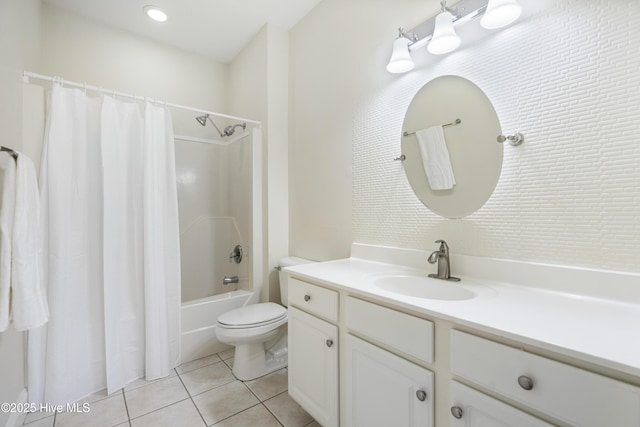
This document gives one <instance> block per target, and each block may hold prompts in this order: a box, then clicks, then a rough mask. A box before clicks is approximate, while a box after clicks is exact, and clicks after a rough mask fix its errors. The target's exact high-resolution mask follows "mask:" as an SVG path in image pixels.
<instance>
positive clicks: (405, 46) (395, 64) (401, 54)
mask: <svg viewBox="0 0 640 427" xmlns="http://www.w3.org/2000/svg"><path fill="white" fill-rule="evenodd" d="M413 65H414V64H413V60H412V59H411V55H410V54H409V39H407V38H405V37H398V38H397V39H396V41H394V42H393V53H391V59H389V63H388V64H387V71H388V72H390V73H406V72H407V71H409V70H412V69H413Z"/></svg>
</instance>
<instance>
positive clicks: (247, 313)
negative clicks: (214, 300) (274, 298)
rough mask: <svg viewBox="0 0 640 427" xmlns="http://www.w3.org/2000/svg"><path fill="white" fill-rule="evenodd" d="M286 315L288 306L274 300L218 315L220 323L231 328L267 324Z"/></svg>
mask: <svg viewBox="0 0 640 427" xmlns="http://www.w3.org/2000/svg"><path fill="white" fill-rule="evenodd" d="M286 316H287V309H286V308H284V307H283V306H281V305H279V304H276V303H273V302H265V303H261V304H252V305H247V306H245V307H240V308H236V309H234V310H231V311H228V312H226V313H224V314H222V315H221V316H220V317H218V323H219V324H221V325H223V326H225V327H229V328H234V327H235V328H243V327H244V328H250V327H256V326H262V325H267V324H269V323H273V322H276V321H278V320H281V319H282V318H283V317H286Z"/></svg>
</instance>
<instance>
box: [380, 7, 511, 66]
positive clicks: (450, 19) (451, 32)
mask: <svg viewBox="0 0 640 427" xmlns="http://www.w3.org/2000/svg"><path fill="white" fill-rule="evenodd" d="M440 8H441V12H440V13H439V14H438V15H436V16H435V17H432V18H429V19H428V20H426V21H425V22H423V23H422V24H420V25H418V26H417V27H415V28H413V29H411V30H410V31H408V32H405V31H404V30H403V29H402V28H400V31H399V35H398V38H397V39H396V40H395V42H394V43H393V53H392V55H391V59H390V60H389V63H388V64H387V71H389V72H390V73H405V72H407V71H409V70H411V69H412V68H413V65H414V64H413V60H412V59H411V53H410V52H411V51H413V50H415V49H419V48H421V47H423V46H425V45H427V44H428V46H427V50H428V51H429V52H430V53H432V54H435V55H441V54H445V53H449V52H452V51H454V50H455V49H456V48H457V47H458V46H459V45H460V37H458V35H457V34H456V31H455V29H454V24H455V26H456V27H457V26H460V25H463V24H465V23H466V22H469V21H471V20H472V19H473V18H476V17H478V16H480V15H483V16H482V20H481V21H480V25H481V26H482V27H483V28H486V29H497V28H502V27H504V26H507V25H509V24H511V23H513V22H514V21H515V20H516V19H518V17H520V14H521V13H522V7H521V6H520V5H519V4H518V1H517V0H460V1H459V2H458V3H457V4H456V5H455V6H452V7H451V8H449V7H447V2H446V1H445V0H443V1H441V2H440Z"/></svg>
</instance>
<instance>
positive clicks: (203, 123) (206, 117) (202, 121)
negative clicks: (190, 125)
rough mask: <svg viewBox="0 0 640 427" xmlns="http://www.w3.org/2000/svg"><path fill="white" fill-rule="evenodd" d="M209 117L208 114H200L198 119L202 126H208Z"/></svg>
mask: <svg viewBox="0 0 640 427" xmlns="http://www.w3.org/2000/svg"><path fill="white" fill-rule="evenodd" d="M208 118H209V115H208V114H205V115H204V116H198V117H196V120H197V121H198V123H200V124H201V125H202V126H206V124H207V119H208Z"/></svg>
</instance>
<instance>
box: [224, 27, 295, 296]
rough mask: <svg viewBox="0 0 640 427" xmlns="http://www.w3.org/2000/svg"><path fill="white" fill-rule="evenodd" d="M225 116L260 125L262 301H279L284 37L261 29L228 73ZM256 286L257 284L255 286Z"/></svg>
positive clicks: (283, 226)
mask: <svg viewBox="0 0 640 427" xmlns="http://www.w3.org/2000/svg"><path fill="white" fill-rule="evenodd" d="M229 100H230V105H229V111H230V113H231V114H235V115H239V116H244V117H251V118H253V119H256V120H260V121H261V122H262V141H263V152H264V153H265V155H264V158H263V160H264V163H263V171H264V173H263V177H262V181H261V182H262V189H263V194H264V195H265V197H264V200H263V212H266V215H264V218H263V230H265V239H264V245H265V246H264V248H263V251H262V252H263V256H264V266H265V267H264V277H268V286H262V290H261V295H260V299H261V300H262V301H267V300H268V301H279V300H280V296H279V295H280V291H279V285H278V283H279V282H278V279H277V274H276V273H275V271H274V270H273V267H275V266H276V265H277V260H278V258H281V257H284V256H287V255H288V254H289V236H288V234H289V233H288V232H289V221H288V219H289V218H288V214H287V212H288V208H287V206H288V194H287V185H288V184H287V182H288V155H287V154H288V153H287V144H288V134H287V131H288V33H287V32H286V31H285V30H282V29H280V28H277V27H275V26H273V25H269V24H267V25H265V26H264V27H263V28H262V29H261V30H260V32H259V33H258V34H257V35H256V36H255V37H254V38H253V40H252V41H251V43H249V45H247V46H246V47H245V48H244V49H243V51H242V52H241V53H240V54H239V55H238V56H237V57H236V58H235V59H234V60H233V62H232V63H231V65H230V69H229ZM258 285H261V284H258Z"/></svg>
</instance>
